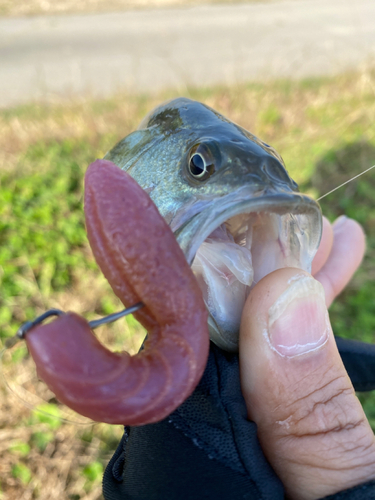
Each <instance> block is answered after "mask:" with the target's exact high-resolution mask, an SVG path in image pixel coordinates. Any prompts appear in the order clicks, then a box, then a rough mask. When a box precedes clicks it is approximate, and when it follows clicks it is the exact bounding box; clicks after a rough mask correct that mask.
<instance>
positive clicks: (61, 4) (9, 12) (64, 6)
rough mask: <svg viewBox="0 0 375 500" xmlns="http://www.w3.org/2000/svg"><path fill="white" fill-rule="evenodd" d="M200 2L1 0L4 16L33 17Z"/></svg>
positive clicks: (208, 0) (0, 10)
mask: <svg viewBox="0 0 375 500" xmlns="http://www.w3.org/2000/svg"><path fill="white" fill-rule="evenodd" d="M254 1H257V2H264V1H267V0H205V1H204V2H203V3H205V4H218V3H244V2H254ZM201 4H202V2H201V1H200V0H79V1H77V0H0V15H3V16H12V17H15V16H32V15H45V14H82V13H90V12H116V11H123V10H130V9H158V8H168V7H190V6H194V5H201Z"/></svg>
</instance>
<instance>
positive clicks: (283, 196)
mask: <svg viewBox="0 0 375 500" xmlns="http://www.w3.org/2000/svg"><path fill="white" fill-rule="evenodd" d="M251 212H271V213H276V214H280V215H283V214H286V213H291V214H307V215H310V216H311V217H312V222H311V228H312V229H313V231H312V233H311V235H310V248H311V253H312V254H313V253H315V252H316V250H317V249H318V246H319V243H320V239H321V233H322V212H321V209H320V206H319V204H318V202H317V201H315V200H314V199H313V198H310V197H309V196H307V195H304V194H301V193H296V192H282V193H280V192H278V191H273V192H270V191H269V190H268V191H266V190H264V191H262V192H259V193H257V194H256V195H255V194H254V192H253V191H251V192H250V191H249V189H247V188H246V187H244V188H243V189H241V190H239V192H237V193H236V194H232V193H231V194H228V195H225V196H222V197H220V198H217V199H215V200H212V201H211V202H210V203H209V204H208V205H207V206H205V207H203V208H202V210H201V211H200V212H199V213H197V214H195V215H193V216H192V217H191V218H190V219H189V220H188V221H187V222H185V224H183V225H182V226H180V227H175V228H173V231H174V234H175V236H176V239H177V241H178V243H179V245H180V247H181V249H182V251H183V252H184V254H185V257H186V260H187V261H188V263H189V265H191V264H192V263H193V260H194V257H195V254H196V252H197V251H198V248H199V246H200V245H201V244H202V243H203V242H204V240H205V239H206V238H207V237H208V236H209V235H210V234H211V233H212V231H214V230H215V229H216V228H217V227H219V226H220V225H221V224H223V223H224V222H225V221H227V220H228V219H229V218H231V217H234V216H235V215H239V214H244V213H251Z"/></svg>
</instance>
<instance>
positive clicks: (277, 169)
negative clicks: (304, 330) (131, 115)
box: [105, 98, 322, 352]
mask: <svg viewBox="0 0 375 500" xmlns="http://www.w3.org/2000/svg"><path fill="white" fill-rule="evenodd" d="M105 159H108V160H110V161H112V162H113V163H115V164H116V165H118V166H119V167H120V168H122V169H124V170H126V171H127V172H128V173H129V174H130V175H131V176H132V177H133V178H134V179H135V180H136V181H137V182H138V184H139V185H140V186H141V187H142V188H143V189H144V190H145V191H146V192H147V193H148V194H149V196H150V197H151V199H152V200H153V202H154V203H155V204H156V206H157V207H158V210H159V212H160V213H161V215H162V216H163V217H164V219H165V220H166V222H167V223H168V224H169V226H170V227H171V229H172V231H173V232H174V234H175V236H176V238H177V241H178V243H179V245H180V247H181V248H182V250H183V252H184V254H185V257H186V259H187V261H188V262H189V264H190V265H191V267H192V270H193V272H194V273H195V275H196V277H197V280H198V282H199V284H200V287H201V290H202V293H203V296H204V299H205V302H206V305H207V307H208V310H209V312H210V316H209V327H210V335H211V340H213V341H214V342H215V343H216V344H217V345H219V347H221V348H223V349H225V350H227V351H232V352H235V351H237V350H238V336H239V326H240V320H241V314H242V309H243V306H244V304H245V301H246V298H247V296H248V294H249V292H250V290H251V289H252V288H253V287H254V286H255V284H256V283H257V282H258V281H259V280H260V279H262V278H263V277H264V276H266V275H267V274H269V273H270V272H272V271H274V270H276V269H280V268H283V267H298V268H301V269H304V270H307V271H310V270H311V263H312V259H313V257H314V255H315V253H316V251H317V248H318V246H319V243H320V238H321V233H322V217H321V210H320V207H319V205H318V203H317V202H316V201H315V200H313V199H312V198H310V197H308V196H306V195H304V194H301V193H299V191H298V186H297V184H296V183H295V182H294V181H293V179H291V177H290V176H289V175H288V173H287V171H286V168H285V165H284V162H283V160H282V158H281V156H280V155H279V154H278V153H277V152H276V151H275V150H274V149H273V148H272V147H271V146H269V145H268V144H265V143H264V142H262V141H261V140H260V139H258V138H256V137H255V136H254V135H252V134H251V133H250V132H248V131H246V130H245V129H243V128H242V127H240V126H238V125H236V124H235V123H233V122H231V121H229V120H228V119H227V118H225V117H224V116H222V115H221V114H219V113H217V112H216V111H215V110H213V109H212V108H210V107H208V106H206V105H204V104H202V103H199V102H196V101H192V100H190V99H187V98H178V99H174V100H172V101H169V102H166V103H164V104H162V105H160V106H158V107H157V108H156V109H155V110H153V111H152V112H151V113H149V114H148V115H147V116H146V117H145V118H144V119H143V120H142V122H141V124H140V126H139V127H138V129H137V130H136V131H135V132H133V133H131V134H130V135H128V136H127V137H125V138H124V139H123V140H122V141H120V142H119V143H118V144H117V145H116V146H115V147H114V148H113V149H112V150H111V151H110V152H109V153H107V155H106V156H105Z"/></svg>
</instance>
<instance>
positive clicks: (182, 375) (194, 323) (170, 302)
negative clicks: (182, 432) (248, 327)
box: [26, 160, 209, 425]
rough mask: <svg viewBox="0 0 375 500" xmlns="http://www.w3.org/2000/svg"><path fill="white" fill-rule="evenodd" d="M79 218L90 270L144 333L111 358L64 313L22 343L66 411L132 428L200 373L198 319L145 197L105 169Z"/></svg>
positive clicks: (200, 313) (193, 298)
mask: <svg viewBox="0 0 375 500" xmlns="http://www.w3.org/2000/svg"><path fill="white" fill-rule="evenodd" d="M85 216H86V226H87V233H88V238H89V241H90V245H91V248H92V250H93V253H94V256H95V258H96V261H97V262H98V264H99V266H100V268H101V270H102V271H103V273H104V275H105V276H106V278H107V280H108V282H109V283H110V285H111V286H112V288H113V290H114V292H115V293H116V295H117V296H118V297H119V298H120V299H121V301H122V302H123V303H124V305H125V306H130V305H132V304H135V303H137V302H140V301H141V302H143V304H144V305H145V307H144V308H143V309H142V310H140V311H139V312H137V313H136V315H135V316H136V318H137V319H138V320H139V321H140V322H141V323H142V325H143V326H144V327H145V328H146V329H147V331H148V338H147V340H146V341H145V344H144V348H143V349H142V350H141V351H140V352H139V353H138V354H137V355H135V356H130V355H129V354H128V353H127V352H122V353H113V352H111V351H109V350H107V349H106V348H105V347H104V346H103V345H102V344H101V343H100V342H99V341H98V340H97V339H96V337H95V336H94V334H93V332H92V330H91V328H90V326H89V324H88V323H87V321H86V320H85V319H83V318H81V317H80V316H78V315H77V314H74V313H67V314H63V315H61V316H59V317H58V319H56V320H54V321H53V322H52V323H49V324H45V325H40V326H36V327H35V328H33V329H32V330H30V331H29V332H28V333H27V335H26V342H27V345H28V348H29V351H30V353H31V355H32V357H33V359H34V361H35V363H36V366H37V371H38V374H39V376H40V378H41V379H42V380H44V382H45V383H46V384H47V385H48V387H49V388H50V389H51V390H52V391H53V392H54V393H55V394H56V397H57V398H58V399H59V400H60V401H61V402H62V403H64V404H66V405H67V406H69V407H70V408H72V409H73V410H75V411H76V412H78V413H80V414H82V415H84V416H87V417H89V418H91V419H92V420H95V421H99V422H107V423H111V424H126V425H142V424H147V423H151V422H156V421H159V420H161V419H163V418H165V417H166V416H168V415H169V414H170V413H171V412H172V411H173V410H174V409H175V408H177V407H178V406H179V405H180V404H181V403H182V402H183V401H184V400H185V399H186V398H187V397H188V396H189V395H190V394H191V393H192V392H193V390H194V388H195V387H196V385H197V383H198V382H199V380H200V378H201V376H202V373H203V370H204V368H205V365H206V361H207V356H208V348H209V335H208V327H207V315H208V313H207V310H206V306H205V304H204V301H203V298H202V293H201V291H200V289H199V286H198V284H197V282H196V279H195V277H194V275H193V273H192V271H191V270H190V267H189V265H188V263H187V261H186V259H185V257H184V254H183V252H182V251H181V249H180V247H179V246H178V244H177V242H176V240H175V237H174V236H173V233H172V232H171V230H170V228H169V227H168V226H167V224H166V223H165V221H164V220H163V218H162V217H161V215H160V214H159V212H158V210H157V208H156V206H155V205H154V203H153V202H152V201H151V199H150V198H149V196H148V195H147V194H146V193H145V192H144V191H143V190H142V189H141V188H140V186H139V185H138V184H137V183H136V182H135V181H134V179H132V178H131V177H130V176H129V175H128V174H126V173H125V172H123V171H122V170H120V169H119V168H118V167H117V166H116V165H114V164H113V163H111V162H109V161H106V160H97V161H95V162H94V163H93V164H92V165H90V167H89V169H88V171H87V173H86V178H85Z"/></svg>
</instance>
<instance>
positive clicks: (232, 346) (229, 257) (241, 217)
mask: <svg viewBox="0 0 375 500" xmlns="http://www.w3.org/2000/svg"><path fill="white" fill-rule="evenodd" d="M217 228H221V231H222V230H225V231H226V233H227V236H224V240H223V235H222V234H218V233H217ZM174 231H175V236H176V238H177V241H178V243H179V245H180V247H181V248H182V250H183V251H184V253H185V257H186V259H187V261H188V263H189V264H190V265H191V266H192V269H193V271H194V273H195V275H196V277H197V279H198V282H199V284H200V286H201V289H202V292H203V296H204V298H205V301H206V305H207V308H208V310H209V313H210V316H209V328H210V338H211V340H212V341H213V342H214V343H215V344H217V345H218V346H219V347H220V348H222V349H224V350H226V351H229V352H236V351H238V337H239V325H240V320H241V314H242V308H243V306H244V303H245V300H246V298H247V296H248V294H249V292H250V290H251V288H252V287H253V286H254V285H255V284H256V283H257V282H258V281H259V280H260V279H262V278H263V277H264V276H266V275H267V274H269V273H271V272H273V271H275V270H276V269H280V268H283V267H298V268H300V269H303V270H306V271H308V272H310V271H311V263H312V260H313V258H314V256H315V254H316V251H317V249H318V246H319V243H320V239H321V233H322V214H321V210H320V207H319V205H318V203H317V202H316V201H315V200H313V199H312V198H310V197H308V196H306V195H303V194H300V193H296V192H293V193H291V192H285V193H280V192H279V191H276V190H275V191H270V190H267V191H263V192H258V193H256V194H254V191H253V190H251V189H250V188H249V187H247V186H244V187H243V188H241V189H240V190H238V191H237V192H236V193H231V194H229V195H227V196H224V197H222V198H219V199H215V200H212V202H211V203H210V204H209V205H207V206H206V207H205V208H203V209H202V210H201V211H200V212H199V213H197V214H196V215H193V216H192V217H191V219H190V220H189V221H188V222H186V223H185V224H184V225H182V226H181V227H179V228H174ZM215 231H216V232H215ZM232 240H233V241H232ZM251 240H252V241H251ZM235 247H237V248H235ZM246 260H247V262H246Z"/></svg>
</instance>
